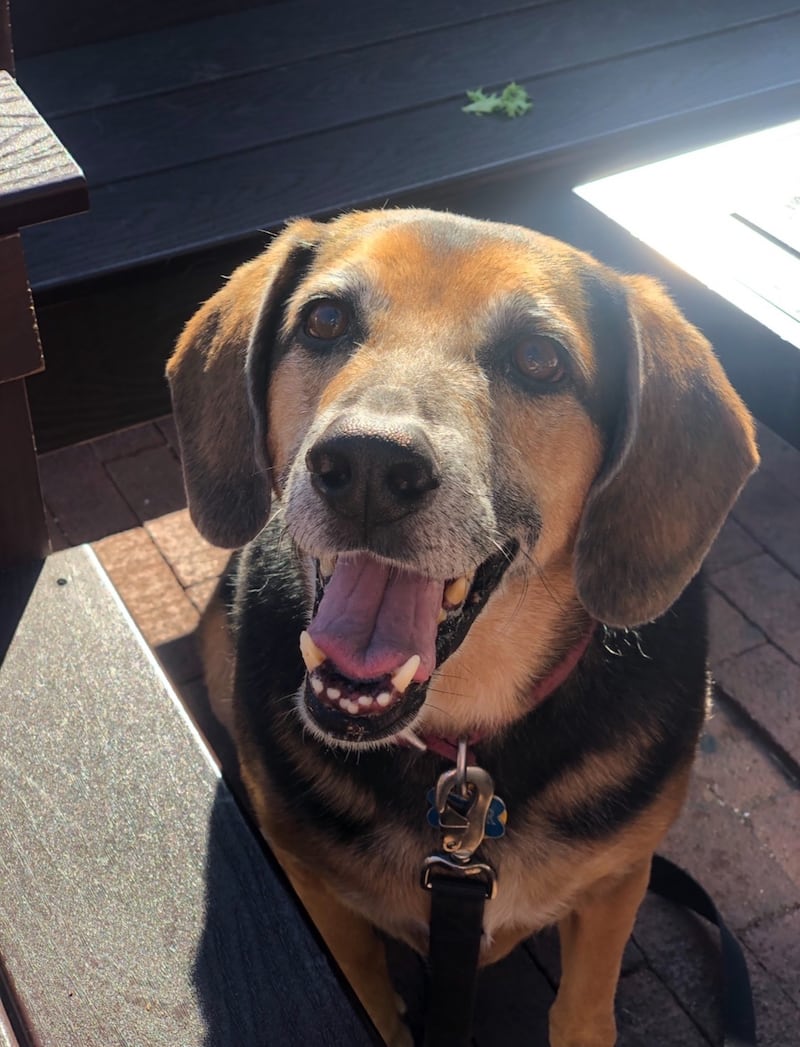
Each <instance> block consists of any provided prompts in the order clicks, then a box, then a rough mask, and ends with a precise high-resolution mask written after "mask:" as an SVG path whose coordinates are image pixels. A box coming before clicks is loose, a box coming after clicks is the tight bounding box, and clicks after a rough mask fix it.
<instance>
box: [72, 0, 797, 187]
mask: <svg viewBox="0 0 800 1047" xmlns="http://www.w3.org/2000/svg"><path fill="white" fill-rule="evenodd" d="M682 2H684V3H687V2H688V0H682ZM569 6H570V8H572V15H571V17H565V14H566V11H567V6H566V5H562V4H559V5H557V6H555V7H542V8H539V9H536V10H526V11H522V12H515V13H512V14H508V15H506V16H504V17H496V18H493V19H491V20H490V21H485V22H473V23H471V24H469V25H464V26H458V27H451V28H448V29H439V30H436V31H429V32H425V33H423V34H418V35H415V36H413V37H406V38H404V39H401V40H395V41H391V42H388V43H382V44H377V45H375V46H372V47H370V48H368V49H361V48H359V49H354V50H348V51H345V52H343V53H337V54H334V55H331V56H328V57H325V58H320V57H312V58H308V59H306V60H304V61H302V62H297V63H295V64H293V65H291V66H288V67H287V66H285V65H282V66H280V67H279V68H276V69H272V70H268V71H266V72H260V73H254V74H250V75H247V76H240V75H237V76H229V77H227V78H226V79H224V80H222V81H218V82H208V83H205V84H202V85H199V86H197V87H195V88H193V89H191V90H181V91H174V92H170V93H168V94H164V95H160V96H159V97H158V98H147V99H143V100H141V101H138V102H130V103H128V104H125V105H121V106H111V107H103V108H102V109H101V110H100V111H99V112H98V111H93V112H89V113H82V114H79V115H76V116H68V117H62V118H54V119H52V121H51V122H52V126H53V129H54V130H55V132H56V133H57V134H58V135H59V136H60V138H61V139H62V141H63V142H65V143H66V145H67V147H68V148H69V149H70V150H71V151H72V152H73V154H74V155H75V156H77V157H78V158H79V159H80V160H81V163H82V164H83V167H84V170H85V171H86V175H87V177H88V179H89V181H90V183H91V185H92V186H93V187H94V188H96V187H99V186H101V185H103V184H105V183H107V182H116V181H120V180H123V179H128V178H134V177H136V176H138V175H142V174H149V173H152V172H154V171H165V170H168V169H169V168H172V167H180V166H183V165H188V164H194V163H197V162H199V161H204V160H211V159H214V158H215V157H218V156H227V155H230V154H233V153H238V152H244V151H247V150H251V149H256V148H259V147H260V146H265V145H269V144H270V143H273V142H283V141H287V140H290V139H296V138H302V137H304V136H306V135H314V134H319V133H320V132H322V131H327V130H330V129H332V128H335V127H337V126H348V125H351V124H354V123H357V122H360V121H364V120H374V119H376V118H384V119H385V118H388V117H390V116H391V115H392V114H393V113H396V112H402V111H406V110H410V109H414V108H419V107H425V106H429V105H431V104H432V103H434V102H438V101H441V100H449V99H452V100H453V101H454V102H458V103H459V105H463V104H464V103H465V102H466V100H467V99H466V96H465V90H466V89H467V88H473V87H478V86H481V85H483V86H487V87H488V86H492V85H496V84H498V83H502V82H508V81H510V80H524V81H525V82H526V84H528V85H529V91H530V92H531V94H532V96H533V97H534V98H536V97H537V84H538V82H539V80H541V79H543V78H547V77H550V76H552V75H553V74H556V73H559V72H561V71H567V70H570V69H576V68H579V67H582V66H586V65H587V64H589V63H598V62H604V61H606V60H607V59H609V58H611V57H615V58H619V57H620V56H622V55H625V54H633V53H635V52H637V51H643V50H649V49H651V48H654V47H659V48H663V47H665V46H666V45H670V44H674V43H675V42H676V40H678V41H680V40H682V39H685V38H686V37H687V36H693V35H694V34H695V33H696V32H701V31H704V30H705V29H706V28H707V27H709V26H711V25H713V24H714V22H716V23H719V22H720V21H721V20H722V19H721V16H720V12H719V8H713V9H712V11H711V12H709V9H708V8H707V7H705V6H704V5H696V4H692V5H691V8H690V10H689V11H687V12H686V13H685V17H683V18H682V19H676V18H675V17H674V10H673V8H672V6H670V7H669V8H668V9H665V7H664V5H663V3H661V2H660V0H642V2H640V3H639V5H638V7H639V11H638V13H637V17H636V18H631V17H625V16H627V15H629V12H627V11H622V12H621V11H620V10H619V9H618V8H614V7H613V6H612V7H611V9H610V10H606V8H605V7H604V6H603V5H600V4H597V3H596V2H594V0H574V2H573V3H572V4H570V5H569ZM714 14H716V18H712V17H711V16H712V15H714ZM758 25H759V33H758V35H757V37H755V38H754V43H755V46H758V47H761V48H762V50H763V49H764V47H765V42H766V41H767V40H769V39H772V38H773V36H774V35H775V34H780V33H782V32H784V31H785V32H787V33H789V34H791V33H792V32H794V33H796V34H797V35H798V38H800V29H799V28H798V26H800V16H797V19H796V20H792V19H785V20H784V19H781V20H779V21H772V20H770V21H768V22H767V23H761V22H759V23H758ZM458 108H459V106H456V105H454V107H453V113H454V119H455V115H456V114H457V113H458ZM530 119H531V118H528V121H529V120H530ZM533 119H535V117H534V118H533ZM528 121H526V122H528ZM520 133H523V132H522V131H520ZM452 162H453V164H454V165H456V166H458V164H459V162H460V156H459V154H458V153H457V152H455V153H453V154H452Z"/></svg>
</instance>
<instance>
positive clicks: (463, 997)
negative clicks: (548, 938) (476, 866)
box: [425, 875, 486, 1047]
mask: <svg viewBox="0 0 800 1047" xmlns="http://www.w3.org/2000/svg"><path fill="white" fill-rule="evenodd" d="M485 902H486V885H485V884H484V883H483V882H482V881H481V880H469V879H455V878H454V877H451V876H444V875H434V876H432V877H431V942H430V949H429V951H428V963H429V976H428V1006H427V1009H426V1012H425V1047H464V1045H465V1044H468V1043H469V1041H470V1033H471V1030H472V1015H473V1012H474V1010H475V988H476V985H477V981H478V978H477V974H478V953H479V952H480V947H481V934H482V932H483V907H484V903H485Z"/></svg>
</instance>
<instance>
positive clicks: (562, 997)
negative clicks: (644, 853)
mask: <svg viewBox="0 0 800 1047" xmlns="http://www.w3.org/2000/svg"><path fill="white" fill-rule="evenodd" d="M649 877H650V857H649V856H648V857H647V859H646V860H644V861H642V862H640V863H639V864H637V865H635V866H634V867H633V868H632V869H630V870H629V872H628V873H627V874H626V875H625V876H624V877H623V878H622V879H617V878H615V879H614V881H613V882H612V883H609V882H608V881H604V882H602V883H601V884H599V885H598V886H597V887H596V888H593V889H592V891H591V892H590V893H589V894H588V895H587V896H585V897H584V898H582V899H581V902H580V904H579V905H578V906H577V907H576V908H575V910H574V911H573V912H571V913H570V914H569V915H568V916H566V917H565V918H564V919H563V920H561V922H560V923H559V925H558V933H559V938H560V941H561V983H560V985H559V989H558V994H557V996H556V999H555V1003H554V1004H553V1006H552V1007H551V1009H550V1047H613V1044H614V1043H616V1039H617V1026H616V1021H615V1019H614V995H615V993H616V988H617V982H618V980H619V972H620V966H621V964H622V953H623V951H624V949H625V943H626V942H627V940H628V938H629V937H630V934H631V931H632V930H633V924H634V921H635V919H636V913H637V910H638V908H639V905H640V904H641V901H642V898H643V897H644V894H645V891H646V890H647V883H648V880H649Z"/></svg>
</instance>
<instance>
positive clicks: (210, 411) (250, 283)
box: [167, 220, 324, 549]
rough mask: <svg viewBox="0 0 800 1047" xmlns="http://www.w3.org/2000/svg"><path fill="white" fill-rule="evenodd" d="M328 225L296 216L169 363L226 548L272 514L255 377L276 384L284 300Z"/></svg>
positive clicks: (240, 272) (199, 320)
mask: <svg viewBox="0 0 800 1047" xmlns="http://www.w3.org/2000/svg"><path fill="white" fill-rule="evenodd" d="M323 228H324V227H322V226H320V225H317V224H316V223H314V222H311V221H306V220H300V221H297V222H293V223H292V224H291V225H289V226H288V227H287V228H286V229H285V230H284V231H283V232H282V233H281V235H280V236H279V237H277V239H276V240H274V241H273V243H272V244H271V245H270V247H269V248H268V250H267V251H265V252H264V253H263V254H262V255H260V256H259V257H258V258H255V259H253V261H251V262H247V263H246V264H245V265H242V266H240V267H239V269H237V270H236V272H235V273H234V274H233V276H232V277H231V278H230V279H229V280H228V282H227V284H226V285H225V286H224V287H223V288H222V290H220V291H219V292H217V294H215V295H214V297H213V298H211V299H209V301H208V302H206V303H205V305H203V306H202V308H201V309H200V310H199V311H198V312H197V313H196V314H195V315H194V316H193V317H192V319H191V320H190V321H189V323H188V324H187V325H186V328H185V329H184V331H183V333H182V334H181V336H180V338H179V340H178V344H177V347H176V349H175V352H174V353H173V355H172V357H171V358H170V361H169V363H168V365H167V377H168V379H169V384H170V391H171V393H172V405H173V410H174V416H175V423H176V425H177V428H178V436H179V439H180V445H181V457H182V460H183V475H184V481H185V484H186V494H187V497H188V500H189V510H190V512H191V516H192V519H193V520H194V523H195V525H196V526H197V529H198V530H199V531H200V533H201V534H202V535H203V536H204V537H205V538H207V539H208V541H210V542H212V543H213V544H214V545H219V546H222V547H223V548H228V549H235V548H238V547H239V546H241V545H244V544H245V543H246V542H248V541H249V540H250V539H251V538H253V537H255V535H256V534H258V532H259V531H260V530H261V528H262V527H263V526H264V524H265V523H266V521H267V517H268V515H269V507H270V498H271V480H270V475H269V463H268V462H267V460H266V445H265V432H266V389H265V388H261V389H258V390H257V389H254V388H251V385H252V383H253V381H254V379H255V380H258V381H259V382H260V383H261V384H263V385H265V384H266V380H267V374H268V371H269V356H270V353H271V349H272V344H273V342H274V340H275V337H276V335H277V332H278V329H279V325H280V322H281V317H282V312H283V305H284V304H285V302H286V299H287V298H288V297H289V295H290V294H291V292H292V290H293V288H294V286H295V285H296V283H297V281H298V280H299V278H300V276H301V275H302V273H303V272H304V271H305V269H306V268H307V267H308V265H309V263H310V260H311V257H312V255H313V251H314V247H315V245H316V244H317V243H318V242H319V239H320V236H321V232H322V229H323Z"/></svg>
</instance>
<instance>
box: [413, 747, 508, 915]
mask: <svg viewBox="0 0 800 1047" xmlns="http://www.w3.org/2000/svg"><path fill="white" fill-rule="evenodd" d="M466 758H467V740H466V738H460V739H459V741H458V757H457V760H456V766H455V767H454V768H453V769H452V770H449V771H445V772H444V774H441V775H440V776H439V780H438V781H437V783H436V788H435V791H434V796H433V802H434V808H435V812H436V814H437V815H438V817H436V816H435V824H437V825H438V827H439V828H440V830H441V833H442V838H441V850H440V851H436V852H434V853H433V854H430V855H428V857H427V858H426V859H425V861H424V862H423V866H422V886H423V887H425V888H426V889H428V890H430V888H431V874H432V873H433V872H435V871H437V870H438V871H441V872H444V873H448V874H450V875H456V876H461V877H476V878H480V879H483V880H484V881H485V883H486V887H487V897H489V898H494V896H495V894H496V891H497V877H496V876H495V872H494V869H492V867H491V865H489V864H488V863H486V862H480V861H476V860H475V859H474V857H473V856H474V854H475V851H477V849H478V848H479V847H480V845H481V843H482V842H483V840H484V837H485V836H486V819H487V817H488V815H489V811H490V808H491V806H492V801H493V800H495V799H496V798H495V795H494V782H493V781H492V778H491V775H490V774H488V772H487V771H484V769H483V768H482V767H475V766H467V762H466ZM500 803H501V805H502V801H500ZM503 810H504V806H503Z"/></svg>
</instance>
